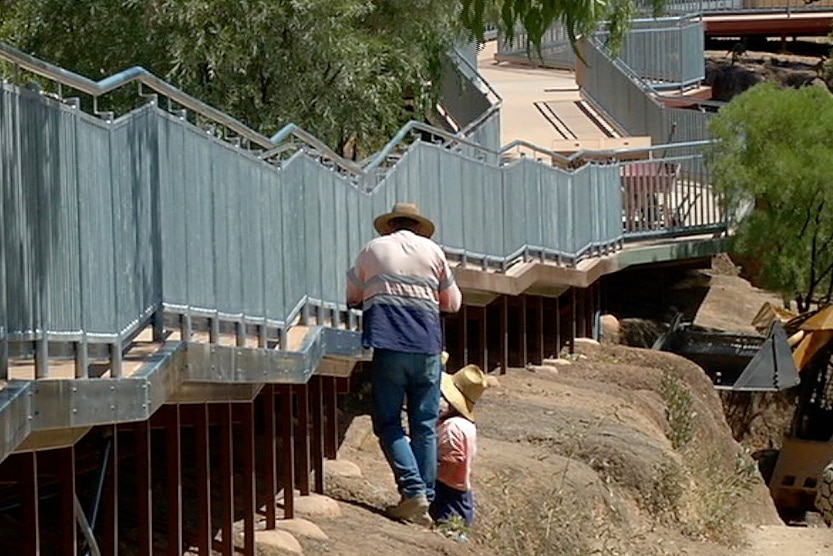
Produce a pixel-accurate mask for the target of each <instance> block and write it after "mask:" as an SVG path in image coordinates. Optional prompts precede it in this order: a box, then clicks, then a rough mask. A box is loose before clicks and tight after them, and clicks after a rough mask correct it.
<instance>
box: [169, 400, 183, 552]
mask: <svg viewBox="0 0 833 556" xmlns="http://www.w3.org/2000/svg"><path fill="white" fill-rule="evenodd" d="M181 430H182V429H181V422H180V414H179V405H178V404H173V405H168V406H165V440H166V455H167V460H168V465H167V468H168V477H167V481H168V483H167V490H168V554H169V555H170V556H180V555H181V554H182V449H181V448H182V446H181V444H182V439H181V436H180V433H181Z"/></svg>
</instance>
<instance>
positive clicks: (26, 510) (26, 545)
mask: <svg viewBox="0 0 833 556" xmlns="http://www.w3.org/2000/svg"><path fill="white" fill-rule="evenodd" d="M13 457H17V458H19V461H20V470H19V471H20V472H19V478H18V481H19V485H20V499H21V503H22V510H23V519H22V523H21V525H22V528H21V530H20V534H21V536H22V545H23V553H24V554H31V555H37V554H40V520H39V516H38V506H39V499H40V496H39V492H38V453H37V452H28V453H24V454H19V455H18V456H13ZM73 523H74V521H73Z"/></svg>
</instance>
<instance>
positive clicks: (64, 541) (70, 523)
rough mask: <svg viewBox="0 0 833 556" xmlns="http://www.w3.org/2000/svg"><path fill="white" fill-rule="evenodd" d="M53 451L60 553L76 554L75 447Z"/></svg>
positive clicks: (68, 555)
mask: <svg viewBox="0 0 833 556" xmlns="http://www.w3.org/2000/svg"><path fill="white" fill-rule="evenodd" d="M55 453H56V455H57V473H58V485H59V486H58V489H59V492H60V504H61V510H60V513H59V515H60V516H61V523H60V538H61V544H60V546H61V554H66V555H67V556H70V555H72V556H74V555H76V554H78V527H77V526H76V524H75V447H74V446H69V447H67V448H60V449H58V450H56V451H55Z"/></svg>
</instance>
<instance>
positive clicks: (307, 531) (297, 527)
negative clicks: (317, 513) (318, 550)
mask: <svg viewBox="0 0 833 556" xmlns="http://www.w3.org/2000/svg"><path fill="white" fill-rule="evenodd" d="M276 525H277V528H278V529H279V530H280V531H286V532H287V533H291V534H292V535H295V536H297V537H306V538H308V539H315V540H317V541H327V540H330V538H329V537H328V536H327V535H326V533H324V531H322V530H321V528H320V527H319V526H318V525H316V524H315V523H313V522H312V521H309V520H307V519H303V518H300V517H297V518H295V519H282V520H280V521H278V522H277V524H276Z"/></svg>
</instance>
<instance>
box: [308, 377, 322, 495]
mask: <svg viewBox="0 0 833 556" xmlns="http://www.w3.org/2000/svg"><path fill="white" fill-rule="evenodd" d="M321 381H322V378H321V377H320V376H313V377H312V378H311V379H310V381H309V389H310V402H311V403H310V408H311V410H312V435H311V440H312V449H311V450H310V452H311V456H312V469H313V473H314V477H315V482H314V483H313V490H314V491H315V492H317V493H318V494H324V404H323V403H322V392H321Z"/></svg>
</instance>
